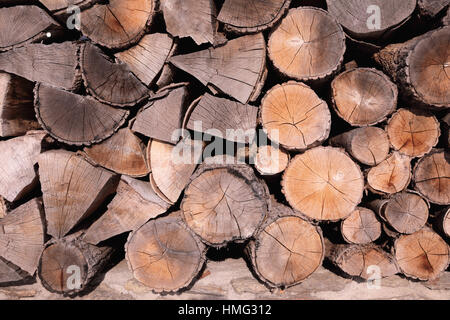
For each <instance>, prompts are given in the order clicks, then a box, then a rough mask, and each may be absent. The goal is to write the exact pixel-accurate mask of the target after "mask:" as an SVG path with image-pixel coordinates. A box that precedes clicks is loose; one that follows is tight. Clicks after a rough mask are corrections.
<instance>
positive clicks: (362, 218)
mask: <svg viewBox="0 0 450 320" xmlns="http://www.w3.org/2000/svg"><path fill="white" fill-rule="evenodd" d="M341 233H342V237H343V238H344V240H345V241H346V242H347V243H350V244H368V243H371V242H374V241H375V240H377V239H378V238H379V237H380V236H381V223H380V221H378V219H377V217H376V216H375V213H374V212H373V211H372V210H370V209H367V208H363V207H356V209H355V210H354V211H353V212H352V213H351V214H350V215H349V216H348V217H347V218H346V219H344V220H342V222H341Z"/></svg>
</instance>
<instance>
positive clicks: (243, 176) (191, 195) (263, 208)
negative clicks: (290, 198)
mask: <svg viewBox="0 0 450 320" xmlns="http://www.w3.org/2000/svg"><path fill="white" fill-rule="evenodd" d="M181 209H182V211H183V215H184V219H185V221H186V223H187V225H188V226H189V227H190V228H191V229H192V230H193V231H194V232H195V233H196V234H197V235H199V236H200V238H201V239H202V240H203V241H204V242H205V243H207V244H209V245H212V246H217V247H220V246H223V245H225V244H226V243H228V242H230V241H233V240H237V241H241V240H246V239H248V238H250V237H251V236H253V234H254V233H255V232H256V230H257V228H258V227H259V226H260V225H261V223H262V221H263V219H264V217H265V216H266V214H267V212H268V209H269V193H268V190H267V186H266V185H265V183H264V182H263V181H261V180H260V179H258V178H257V177H256V175H255V174H254V171H253V169H252V168H251V167H249V166H247V165H245V164H236V165H226V164H220V163H219V162H218V163H216V164H214V163H211V164H206V163H205V164H203V165H202V166H201V167H200V168H199V169H198V171H197V172H196V173H195V174H194V176H193V178H192V180H191V183H190V184H189V185H188V186H187V188H186V190H185V194H184V199H183V202H182V203H181Z"/></svg>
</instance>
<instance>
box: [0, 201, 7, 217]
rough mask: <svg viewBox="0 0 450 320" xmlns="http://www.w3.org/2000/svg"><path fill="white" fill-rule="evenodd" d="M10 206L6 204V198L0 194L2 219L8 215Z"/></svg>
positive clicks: (0, 215)
mask: <svg viewBox="0 0 450 320" xmlns="http://www.w3.org/2000/svg"><path fill="white" fill-rule="evenodd" d="M7 212H8V207H7V206H6V203H5V199H4V198H3V197H2V196H0V219H1V218H4V217H5V216H6V215H7Z"/></svg>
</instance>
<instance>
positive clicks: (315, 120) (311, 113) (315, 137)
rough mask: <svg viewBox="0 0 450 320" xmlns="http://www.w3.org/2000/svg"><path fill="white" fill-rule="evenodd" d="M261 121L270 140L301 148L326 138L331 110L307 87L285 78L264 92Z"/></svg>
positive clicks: (288, 146)
mask: <svg viewBox="0 0 450 320" xmlns="http://www.w3.org/2000/svg"><path fill="white" fill-rule="evenodd" d="M261 122H262V125H263V128H264V131H265V132H266V133H267V135H268V137H269V138H270V139H271V140H272V141H273V142H276V143H279V144H280V145H282V146H283V147H284V148H286V149H288V150H297V151H301V150H305V149H308V148H310V147H312V146H315V145H318V144H320V143H321V142H323V141H324V140H325V139H327V138H328V136H329V134H330V127H331V114H330V110H329V109H328V106H327V103H326V102H325V101H323V100H322V99H320V98H319V97H318V96H317V94H316V93H315V92H314V91H313V90H312V89H311V88H309V87H308V86H307V85H305V84H303V83H300V82H295V81H289V82H287V83H284V84H282V85H276V86H275V87H273V88H272V89H271V90H269V92H267V94H266V95H265V97H264V98H263V100H262V103H261Z"/></svg>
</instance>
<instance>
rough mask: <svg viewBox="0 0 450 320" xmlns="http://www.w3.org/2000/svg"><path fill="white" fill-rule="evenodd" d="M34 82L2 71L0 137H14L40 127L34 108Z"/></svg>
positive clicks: (0, 73)
mask: <svg viewBox="0 0 450 320" xmlns="http://www.w3.org/2000/svg"><path fill="white" fill-rule="evenodd" d="M33 88H34V84H33V83H32V82H29V81H27V80H25V79H23V78H20V77H17V76H15V75H12V74H9V73H4V72H0V137H13V136H20V135H23V134H25V133H26V132H27V131H31V130H36V129H39V128H40V126H39V123H38V122H37V120H36V116H35V114H34V108H33Z"/></svg>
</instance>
